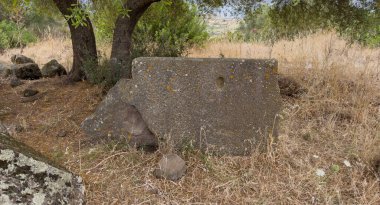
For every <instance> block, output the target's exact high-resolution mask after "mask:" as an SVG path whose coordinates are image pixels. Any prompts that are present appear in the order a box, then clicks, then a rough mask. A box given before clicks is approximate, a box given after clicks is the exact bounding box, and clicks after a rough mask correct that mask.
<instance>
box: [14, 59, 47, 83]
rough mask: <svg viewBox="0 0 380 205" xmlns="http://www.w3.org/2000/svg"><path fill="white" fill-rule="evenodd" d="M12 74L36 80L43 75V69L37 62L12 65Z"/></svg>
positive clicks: (24, 78)
mask: <svg viewBox="0 0 380 205" xmlns="http://www.w3.org/2000/svg"><path fill="white" fill-rule="evenodd" d="M10 71H11V75H14V76H16V77H17V78H20V79H23V80H36V79H40V78H41V77H42V74H41V70H40V68H39V67H38V65H37V64H35V63H25V64H15V65H12V67H11V69H10Z"/></svg>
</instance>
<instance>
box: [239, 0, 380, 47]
mask: <svg viewBox="0 0 380 205" xmlns="http://www.w3.org/2000/svg"><path fill="white" fill-rule="evenodd" d="M357 2H360V3H361V4H359V5H358V4H354V3H352V1H350V0H341V1H338V2H333V3H332V2H331V1H330V0H319V1H312V0H291V1H287V3H284V2H283V1H276V3H275V4H273V5H271V6H268V5H262V6H261V7H259V8H258V9H256V10H253V11H251V12H250V13H248V14H247V15H246V16H245V18H244V22H243V23H242V24H241V25H240V29H239V31H238V32H241V33H242V34H243V35H244V40H256V41H266V42H271V43H273V42H275V41H277V40H279V39H293V38H294V37H298V36H300V35H308V34H311V33H315V32H317V31H321V30H334V31H336V32H338V34H340V35H341V36H343V37H345V38H346V39H348V40H349V41H351V42H353V41H356V42H359V43H362V44H364V45H370V46H378V45H379V38H380V37H379V35H380V29H379V25H380V21H379V16H380V15H379V12H378V8H376V7H373V4H371V2H370V1H365V0H362V1H357Z"/></svg>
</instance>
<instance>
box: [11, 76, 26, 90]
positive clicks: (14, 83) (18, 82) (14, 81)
mask: <svg viewBox="0 0 380 205" xmlns="http://www.w3.org/2000/svg"><path fill="white" fill-rule="evenodd" d="M22 84H24V82H22V81H21V80H20V79H18V78H16V77H14V78H11V79H10V81H9V85H10V86H11V87H12V88H14V87H17V86H19V85H22Z"/></svg>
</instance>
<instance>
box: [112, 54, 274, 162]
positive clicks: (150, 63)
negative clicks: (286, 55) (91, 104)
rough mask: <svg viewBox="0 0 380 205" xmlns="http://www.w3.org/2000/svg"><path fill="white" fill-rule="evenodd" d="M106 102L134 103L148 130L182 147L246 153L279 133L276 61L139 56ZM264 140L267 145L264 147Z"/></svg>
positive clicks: (236, 153)
mask: <svg viewBox="0 0 380 205" xmlns="http://www.w3.org/2000/svg"><path fill="white" fill-rule="evenodd" d="M132 72H133V73H132V80H126V79H122V80H120V81H119V82H118V83H117V85H116V86H115V87H114V88H112V89H111V90H110V92H109V94H108V96H107V97H106V99H105V101H107V100H110V99H114V100H117V101H122V102H124V103H127V104H130V105H133V106H135V107H136V108H137V110H138V111H139V112H140V113H141V116H142V118H143V120H144V121H145V122H146V123H147V126H148V128H149V129H150V130H151V131H152V132H153V133H154V134H155V135H156V136H159V137H162V138H166V139H170V141H171V142H173V143H174V145H175V146H176V147H178V148H182V147H184V146H187V145H189V144H190V142H191V143H192V144H193V145H195V147H196V148H201V149H202V150H208V151H211V152H214V153H220V154H232V155H247V154H250V153H251V151H252V150H253V149H255V148H259V147H265V146H266V143H267V142H268V137H269V135H271V136H273V137H275V136H276V135H277V123H275V122H277V120H276V119H275V118H276V114H277V113H278V112H279V111H280V104H281V103H280V94H279V88H278V82H277V62H276V61H275V60H254V59H191V58H138V59H135V60H134V61H133V69H132ZM259 144H261V145H262V146H259Z"/></svg>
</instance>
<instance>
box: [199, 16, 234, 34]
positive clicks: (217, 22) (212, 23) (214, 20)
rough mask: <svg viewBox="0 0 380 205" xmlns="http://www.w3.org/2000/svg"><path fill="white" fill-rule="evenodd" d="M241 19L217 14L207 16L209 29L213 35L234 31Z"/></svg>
mask: <svg viewBox="0 0 380 205" xmlns="http://www.w3.org/2000/svg"><path fill="white" fill-rule="evenodd" d="M240 21H241V20H240V19H236V18H223V17H220V16H215V15H210V16H208V17H206V23H207V27H208V28H207V29H208V31H209V33H210V36H211V37H215V36H222V35H224V34H226V33H227V32H228V31H231V32H234V31H235V30H236V29H237V28H238V27H239V22H240Z"/></svg>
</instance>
